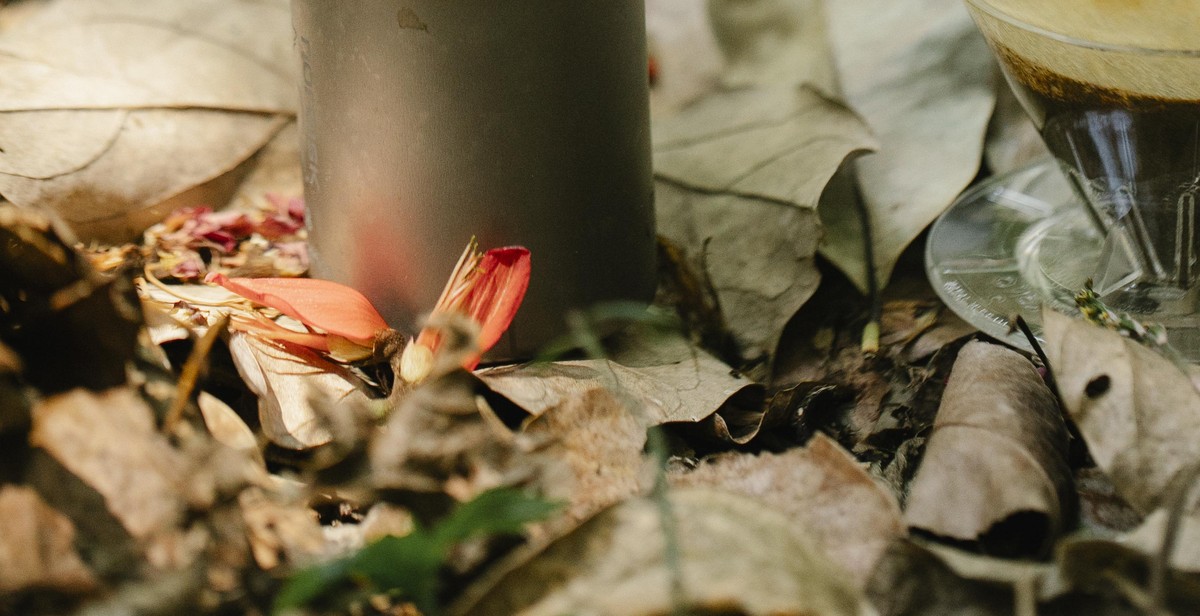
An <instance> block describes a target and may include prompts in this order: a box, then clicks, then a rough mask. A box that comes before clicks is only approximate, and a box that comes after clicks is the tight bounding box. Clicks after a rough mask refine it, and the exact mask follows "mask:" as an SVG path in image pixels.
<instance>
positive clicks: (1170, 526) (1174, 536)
mask: <svg viewBox="0 0 1200 616" xmlns="http://www.w3.org/2000/svg"><path fill="white" fill-rule="evenodd" d="M1197 480H1200V464H1193V465H1191V466H1189V467H1187V468H1185V469H1183V470H1182V471H1180V472H1179V474H1178V475H1176V476H1175V480H1174V481H1172V482H1171V485H1172V494H1171V500H1170V502H1169V503H1167V526H1166V528H1165V529H1163V539H1162V546H1160V547H1159V550H1158V554H1156V555H1155V557H1154V560H1153V561H1152V562H1151V563H1150V584H1149V585H1150V597H1151V599H1153V600H1154V605H1155V606H1157V607H1159V608H1162V609H1165V608H1166V605H1167V586H1168V583H1169V582H1170V581H1171V555H1172V554H1173V553H1174V552H1175V544H1176V543H1177V542H1178V540H1179V528H1180V525H1181V524H1182V522H1183V513H1184V510H1185V509H1187V502H1188V495H1189V494H1191V492H1192V488H1193V487H1194V486H1195V485H1196V481H1197Z"/></svg>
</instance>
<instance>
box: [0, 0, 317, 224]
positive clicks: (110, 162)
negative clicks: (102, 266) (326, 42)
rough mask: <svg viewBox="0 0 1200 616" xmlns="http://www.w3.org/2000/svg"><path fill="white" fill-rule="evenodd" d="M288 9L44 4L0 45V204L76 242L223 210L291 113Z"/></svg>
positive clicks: (65, 0)
mask: <svg viewBox="0 0 1200 616" xmlns="http://www.w3.org/2000/svg"><path fill="white" fill-rule="evenodd" d="M290 34H291V33H290V28H289V19H288V9H287V4H286V2H282V1H278V0H270V1H267V2H249V1H244V0H243V1H238V2H221V1H217V0H201V1H198V2H186V3H179V2H171V1H170V0H154V1H151V2H145V1H143V2H133V1H131V0H120V1H116V2H104V3H95V2H86V1H84V0H56V1H54V2H50V3H47V4H46V6H45V10H43V11H40V12H38V13H37V14H36V15H32V16H30V17H28V18H27V19H24V20H22V21H21V22H20V23H19V24H18V25H17V26H14V27H13V28H10V29H8V30H6V31H5V32H4V33H3V34H2V35H0V68H2V69H3V71H4V74H5V75H6V76H7V79H5V80H4V82H3V83H2V84H0V144H2V146H3V150H0V194H2V195H3V196H4V197H5V198H7V199H8V200H9V201H12V202H13V203H16V204H18V205H22V206H38V207H45V208H49V209H52V210H54V211H55V212H57V213H58V214H59V215H60V216H61V217H62V218H63V219H64V220H66V221H67V222H69V223H70V224H71V225H72V227H73V228H74V229H75V231H76V232H77V233H79V234H80V235H81V236H83V237H84V238H85V239H104V240H108V241H123V240H128V239H131V238H132V237H133V236H135V235H136V233H137V232H140V231H141V230H142V229H143V228H145V227H146V226H149V225H150V224H152V223H153V222H156V221H157V220H158V219H160V218H161V217H162V216H164V215H166V214H167V213H168V212H170V211H171V210H172V209H174V208H176V207H179V206H181V205H194V204H196V203H208V204H211V205H222V204H224V203H225V202H226V201H227V200H228V199H229V196H230V194H232V191H233V188H234V187H235V186H236V183H237V181H238V180H240V176H241V174H242V173H243V172H244V171H245V169H244V168H243V167H242V164H243V162H244V161H246V160H247V159H248V158H249V157H250V156H251V155H253V154H254V153H255V152H257V151H258V150H259V149H260V148H261V147H262V146H263V145H264V144H265V143H267V141H268V140H270V139H271V137H272V136H273V135H274V134H276V133H277V132H278V131H279V130H280V128H281V127H282V126H283V124H284V123H285V122H286V119H287V118H288V117H290V116H292V115H294V113H295V109H296V97H297V92H296V88H295V86H294V84H295V78H296V76H295V73H296V68H295V66H294V65H295V62H294V61H293V60H292V57H291V53H292V50H291V36H290Z"/></svg>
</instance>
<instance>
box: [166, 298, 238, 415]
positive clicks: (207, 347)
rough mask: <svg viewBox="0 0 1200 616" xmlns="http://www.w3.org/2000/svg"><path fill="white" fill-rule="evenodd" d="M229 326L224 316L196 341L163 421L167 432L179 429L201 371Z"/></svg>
mask: <svg viewBox="0 0 1200 616" xmlns="http://www.w3.org/2000/svg"><path fill="white" fill-rule="evenodd" d="M228 325H229V315H227V314H222V315H221V316H220V317H219V318H218V319H217V321H216V322H215V323H213V324H212V325H211V326H209V328H208V331H207V332H205V333H204V336H203V337H202V338H200V339H199V340H197V341H196V346H195V347H193V348H192V352H191V354H189V355H188V358H187V361H185V362H184V363H183V369H182V370H180V372H179V382H178V383H177V384H176V385H175V399H174V400H172V401H171V408H169V409H167V415H166V417H165V418H164V419H163V430H164V431H165V432H167V433H173V432H175V429H176V428H177V427H179V422H180V420H182V419H183V411H184V410H185V409H186V408H187V403H188V400H190V399H191V397H192V392H193V391H194V390H195V389H196V383H197V382H199V380H200V371H201V370H203V368H204V363H205V361H206V360H207V359H208V354H209V353H210V352H211V351H212V348H213V344H215V343H216V342H217V338H219V337H221V333H222V332H224V331H225V327H226V326H228Z"/></svg>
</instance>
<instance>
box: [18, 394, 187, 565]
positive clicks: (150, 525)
mask: <svg viewBox="0 0 1200 616" xmlns="http://www.w3.org/2000/svg"><path fill="white" fill-rule="evenodd" d="M29 440H30V443H31V444H32V445H33V446H34V447H35V448H36V449H35V456H34V459H33V461H32V463H31V469H30V478H29V483H30V485H31V486H32V487H34V488H35V489H36V490H37V491H38V493H40V494H41V495H42V497H43V498H45V499H46V500H47V501H48V502H49V503H50V504H52V505H53V506H54V507H55V508H56V509H58V510H59V511H61V512H63V513H64V514H65V515H66V516H68V517H69V518H70V519H71V520H72V521H73V522H74V523H75V526H76V527H77V528H78V529H79V532H80V535H81V544H82V545H85V546H87V547H88V548H89V549H91V550H102V551H104V552H105V553H106V554H110V555H113V554H115V556H112V558H114V560H110V561H107V564H108V565H110V566H111V565H113V564H115V563H117V562H119V561H120V560H121V559H122V558H124V557H127V556H128V555H129V554H132V553H136V551H137V550H140V549H141V548H143V547H144V546H145V545H146V544H147V543H148V542H150V541H152V540H153V539H154V538H156V537H161V536H163V535H164V534H165V533H169V532H171V531H173V530H174V529H175V527H176V525H177V524H178V523H179V522H180V520H181V519H182V516H183V514H184V512H185V511H186V509H187V506H188V503H189V501H190V500H191V499H193V497H194V496H195V495H192V494H190V493H189V487H188V481H187V476H188V467H187V461H186V459H185V458H184V457H183V456H182V455H181V454H180V452H179V451H178V450H176V449H175V448H173V447H172V446H171V445H170V443H169V442H168V441H167V439H166V438H165V437H164V436H163V435H162V434H160V433H159V432H158V431H157V428H156V426H155V424H154V418H153V415H152V412H151V410H150V407H149V406H148V405H147V404H146V402H145V401H144V400H142V398H141V397H139V395H138V394H137V393H136V392H135V391H134V390H132V389H128V388H119V389H112V390H109V391H106V392H103V393H90V392H87V391H83V390H74V391H72V392H69V393H65V394H60V395H57V396H52V397H49V398H46V399H45V400H43V401H41V402H40V403H38V404H37V406H35V407H34V409H33V428H32V430H31V432H30V435H29Z"/></svg>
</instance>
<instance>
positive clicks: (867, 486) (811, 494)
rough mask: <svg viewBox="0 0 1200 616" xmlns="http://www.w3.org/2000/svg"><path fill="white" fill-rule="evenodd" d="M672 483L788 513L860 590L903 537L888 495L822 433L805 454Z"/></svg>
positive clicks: (748, 461)
mask: <svg viewBox="0 0 1200 616" xmlns="http://www.w3.org/2000/svg"><path fill="white" fill-rule="evenodd" d="M670 479H671V485H673V486H676V487H709V488H716V489H720V490H723V491H727V492H731V493H734V494H741V495H744V496H747V497H751V498H755V499H758V500H760V501H762V502H763V503H764V504H765V505H767V506H770V507H771V508H773V509H776V510H778V511H780V512H782V513H784V514H786V515H787V516H788V519H789V520H790V521H791V522H792V523H793V525H794V526H795V527H797V528H800V529H803V531H804V532H805V533H806V534H807V535H808V536H809V537H811V538H812V539H813V542H814V544H815V545H816V547H817V548H818V549H819V550H820V551H821V552H822V553H824V554H825V556H827V557H828V558H829V559H830V560H831V561H832V562H834V563H836V564H837V565H838V566H840V567H841V568H842V569H843V570H845V571H847V572H848V573H850V575H851V576H852V577H853V578H854V581H855V583H856V584H857V585H858V586H859V587H860V588H862V587H864V586H865V585H866V582H867V580H868V579H869V577H870V575H871V571H872V569H873V568H874V567H875V563H876V561H877V560H878V559H879V557H880V555H881V554H882V553H883V551H884V550H885V549H886V548H887V546H888V545H889V544H890V543H891V541H892V540H893V539H895V538H897V537H900V536H903V535H904V532H905V531H904V525H903V523H902V522H901V520H900V505H899V504H898V503H897V502H896V498H895V497H894V496H893V495H892V493H891V492H890V491H888V490H887V489H885V488H884V487H883V486H881V485H880V484H879V483H877V482H876V481H875V480H874V479H872V478H871V476H870V475H869V474H868V473H867V472H866V471H865V470H863V468H862V467H861V466H859V464H858V461H857V460H855V459H854V457H853V456H851V455H850V454H849V453H848V452H847V451H845V450H844V449H842V448H841V447H840V446H839V445H838V444H837V443H836V442H835V441H834V440H833V439H831V438H829V437H827V436H825V435H824V434H821V433H818V434H817V435H816V436H814V437H813V439H812V440H811V441H810V442H809V443H808V445H807V446H806V447H804V448H802V449H790V450H788V451H786V452H784V453H780V454H771V453H763V454H759V455H757V456H751V455H745V454H730V455H726V456H722V457H718V458H717V459H715V460H712V461H709V462H706V463H704V464H703V465H701V466H700V467H698V468H696V469H694V470H692V471H689V472H686V473H679V474H675V475H673V476H671V478H670Z"/></svg>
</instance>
